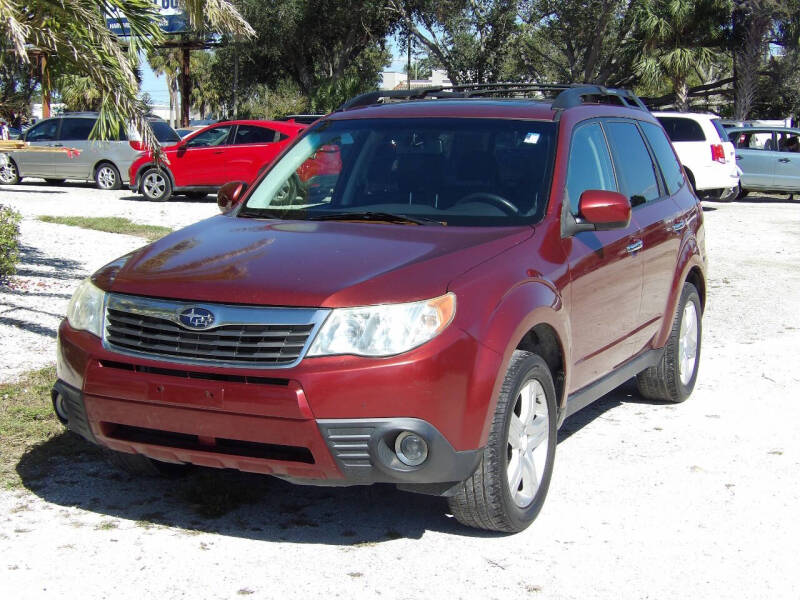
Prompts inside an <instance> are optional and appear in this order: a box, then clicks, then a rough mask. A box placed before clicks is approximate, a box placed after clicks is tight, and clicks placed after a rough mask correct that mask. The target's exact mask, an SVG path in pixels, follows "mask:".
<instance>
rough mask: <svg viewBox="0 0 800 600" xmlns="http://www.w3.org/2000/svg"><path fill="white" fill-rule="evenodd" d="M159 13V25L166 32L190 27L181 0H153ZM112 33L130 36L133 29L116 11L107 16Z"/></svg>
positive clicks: (180, 31) (182, 30)
mask: <svg viewBox="0 0 800 600" xmlns="http://www.w3.org/2000/svg"><path fill="white" fill-rule="evenodd" d="M153 4H154V5H155V8H156V11H157V12H158V14H159V21H160V22H159V27H160V28H161V31H163V32H164V33H183V32H184V31H187V30H188V29H189V20H188V19H187V18H186V13H185V12H183V9H182V8H181V0H153ZM106 23H107V24H108V28H109V29H110V30H111V33H113V34H114V35H116V36H118V37H128V36H130V34H131V29H130V27H129V26H128V20H127V19H126V18H125V17H124V16H123V15H121V14H120V13H118V12H116V11H112V12H111V13H110V14H109V15H108V16H107V17H106Z"/></svg>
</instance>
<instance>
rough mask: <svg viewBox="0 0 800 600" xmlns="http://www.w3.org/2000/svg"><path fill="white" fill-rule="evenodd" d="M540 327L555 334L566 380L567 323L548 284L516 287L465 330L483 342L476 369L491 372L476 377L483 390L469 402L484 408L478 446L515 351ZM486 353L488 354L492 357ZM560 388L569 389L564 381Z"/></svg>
mask: <svg viewBox="0 0 800 600" xmlns="http://www.w3.org/2000/svg"><path fill="white" fill-rule="evenodd" d="M542 324H545V325H549V326H550V327H551V328H552V329H553V330H554V331H555V333H556V336H557V338H558V341H559V344H560V345H561V350H562V354H563V364H564V366H565V377H568V376H569V372H568V370H567V369H566V365H568V364H569V346H568V345H567V344H564V342H563V341H564V340H568V339H569V321H568V317H567V311H566V308H565V306H564V303H563V301H562V298H561V295H560V294H559V292H558V290H557V288H556V286H555V285H554V284H553V283H552V282H550V281H547V280H544V279H529V280H527V281H525V282H523V283H521V284H519V285H517V286H515V287H514V288H512V289H511V290H509V291H508V292H507V293H506V294H505V295H504V296H503V297H502V298H501V299H500V301H499V302H498V303H497V304H496V306H495V307H494V308H493V309H492V310H491V312H490V314H489V317H488V318H487V319H486V320H485V321H483V322H481V323H476V324H475V326H474V327H470V328H469V329H467V332H468V333H470V335H472V336H473V337H475V339H477V340H481V341H482V346H484V348H485V352H483V353H479V356H478V358H477V360H476V365H475V367H476V370H477V371H478V372H481V371H482V370H484V371H485V370H491V372H484V376H482V377H479V378H478V381H481V382H484V383H485V387H481V386H478V387H479V388H480V389H476V390H475V391H474V392H473V393H478V394H480V397H478V398H471V399H470V404H472V405H473V406H474V405H475V404H473V403H481V404H483V406H485V412H484V414H483V427H482V430H481V437H480V441H481V445H485V444H486V441H487V439H488V436H489V428H490V425H491V421H492V418H491V417H492V415H493V414H494V411H495V407H496V406H497V398H498V395H499V393H500V388H501V387H502V385H503V380H504V379H505V374H506V370H507V369H508V364H509V362H510V361H511V356H512V355H513V353H514V350H516V348H517V346H519V344H520V342H521V341H522V339H523V338H524V337H525V334H527V333H528V332H529V331H530V330H531V329H533V328H534V327H535V326H537V325H542ZM486 353H491V356H488V355H486ZM489 385H491V387H489ZM562 387H563V389H568V388H567V386H566V381H565V385H564V386H562ZM487 396H488V402H487V401H486V399H487ZM562 396H563V397H562V398H558V399H557V402H558V404H559V411H562V410H563V408H564V406H565V402H566V395H565V394H562Z"/></svg>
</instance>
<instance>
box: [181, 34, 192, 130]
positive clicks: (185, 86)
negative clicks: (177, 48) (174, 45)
mask: <svg viewBox="0 0 800 600" xmlns="http://www.w3.org/2000/svg"><path fill="white" fill-rule="evenodd" d="M190 57H191V50H190V49H189V47H188V46H183V47H182V48H181V127H188V126H189V102H190V99H191V94H192V79H191V72H190V70H189V59H190Z"/></svg>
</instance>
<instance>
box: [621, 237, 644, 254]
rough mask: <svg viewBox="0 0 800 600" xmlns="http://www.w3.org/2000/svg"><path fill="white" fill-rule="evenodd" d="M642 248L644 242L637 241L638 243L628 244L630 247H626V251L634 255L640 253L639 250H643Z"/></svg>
mask: <svg viewBox="0 0 800 600" xmlns="http://www.w3.org/2000/svg"><path fill="white" fill-rule="evenodd" d="M642 248H644V242H643V241H642V240H636V241H635V242H633V243H632V244H628V245H627V246H626V247H625V251H626V252H627V253H628V254H633V253H634V252H638V251H639V250H641V249H642Z"/></svg>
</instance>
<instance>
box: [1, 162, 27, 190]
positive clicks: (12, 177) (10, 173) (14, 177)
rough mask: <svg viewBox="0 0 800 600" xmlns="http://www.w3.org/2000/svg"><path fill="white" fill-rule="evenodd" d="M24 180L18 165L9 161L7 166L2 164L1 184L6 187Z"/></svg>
mask: <svg viewBox="0 0 800 600" xmlns="http://www.w3.org/2000/svg"><path fill="white" fill-rule="evenodd" d="M21 179H22V178H21V177H20V176H19V171H18V170H17V164H16V163H15V162H14V161H13V160H11V159H10V158H9V159H8V162H6V163H5V164H2V163H0V183H2V184H5V185H16V184H17V183H19V182H20V180H21Z"/></svg>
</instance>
